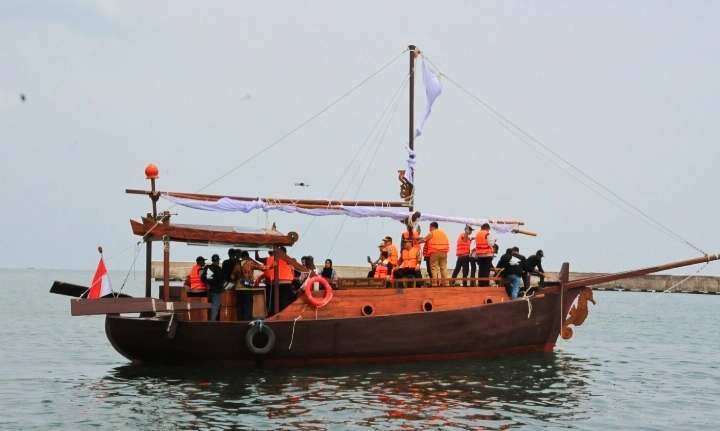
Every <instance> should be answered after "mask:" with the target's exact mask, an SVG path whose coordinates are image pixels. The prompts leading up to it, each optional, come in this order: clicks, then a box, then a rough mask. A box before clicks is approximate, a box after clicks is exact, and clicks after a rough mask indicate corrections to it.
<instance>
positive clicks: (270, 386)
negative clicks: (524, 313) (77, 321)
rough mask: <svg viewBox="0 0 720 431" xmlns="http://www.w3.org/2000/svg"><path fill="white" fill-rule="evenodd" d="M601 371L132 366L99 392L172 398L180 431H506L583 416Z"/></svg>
mask: <svg viewBox="0 0 720 431" xmlns="http://www.w3.org/2000/svg"><path fill="white" fill-rule="evenodd" d="M594 367H595V365H594V364H592V363H590V362H587V361H585V360H583V359H582V358H577V357H573V356H570V355H567V354H563V353H557V354H554V353H551V354H531V355H526V356H524V357H522V358H520V357H515V358H504V359H497V360H491V361H454V362H448V363H443V362H435V363H423V364H396V365H390V366H380V365H368V366H364V367H362V368H360V367H356V366H341V367H335V368H334V369H332V370H327V369H321V368H313V369H299V368H297V369H292V370H273V371H272V372H269V371H263V370H250V371H248V372H247V373H237V372H235V371H233V370H227V369H217V370H209V369H188V368H186V367H183V368H178V367H161V366H137V365H128V366H123V367H118V368H115V369H114V370H113V371H112V372H111V373H110V374H109V375H108V376H107V377H105V378H104V379H103V384H102V385H96V386H95V388H96V389H94V390H101V391H108V392H110V393H115V394H117V392H118V391H120V392H121V393H122V395H123V396H122V398H123V399H125V400H134V399H136V400H138V401H137V402H138V403H141V402H142V401H141V400H147V399H164V400H165V402H166V403H167V404H169V405H175V406H181V407H180V408H181V411H182V414H176V415H172V416H171V417H170V418H169V420H170V423H168V424H167V425H169V426H171V427H173V428H187V427H188V426H191V425H192V424H208V423H212V424H214V425H220V424H222V425H228V426H230V427H232V425H233V424H240V423H242V424H243V425H244V426H247V427H250V428H252V427H253V425H257V427H256V428H266V427H272V426H274V425H278V426H284V427H296V428H302V429H314V428H318V429H328V428H329V429H332V428H334V427H338V428H347V427H353V426H363V427H369V428H374V427H383V426H384V427H388V426H390V427H393V425H392V424H395V426H402V425H403V424H407V425H408V426H411V427H412V428H414V429H421V428H422V429H427V428H434V427H457V428H459V429H478V427H486V428H489V429H498V428H499V427H501V426H511V427H513V426H515V425H520V424H538V426H540V425H542V424H544V425H548V424H552V423H555V424H558V425H559V424H562V423H563V422H566V421H568V420H570V419H572V418H577V417H578V416H582V415H583V413H586V412H588V409H589V406H588V404H587V403H588V400H589V398H590V392H589V386H588V384H587V378H588V377H587V376H588V375H589V374H590V372H591V370H592V369H593V368H594ZM97 388H99V389H97ZM200 398H201V399H200ZM130 402H132V401H130ZM310 406H312V407H310Z"/></svg>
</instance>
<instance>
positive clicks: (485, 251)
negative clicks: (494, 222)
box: [475, 223, 495, 286]
mask: <svg viewBox="0 0 720 431" xmlns="http://www.w3.org/2000/svg"><path fill="white" fill-rule="evenodd" d="M494 245H495V239H494V238H493V237H492V234H491V233H490V225H489V224H488V223H485V224H483V225H482V226H480V230H479V231H478V233H477V235H476V236H475V263H476V264H477V267H478V273H477V276H478V278H485V279H487V278H489V277H490V269H491V268H492V260H493V256H494V255H495V249H494V248H493V246H494ZM489 285H490V281H489V280H480V282H479V283H478V286H489Z"/></svg>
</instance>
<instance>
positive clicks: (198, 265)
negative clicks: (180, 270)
mask: <svg viewBox="0 0 720 431" xmlns="http://www.w3.org/2000/svg"><path fill="white" fill-rule="evenodd" d="M204 267H205V258H204V257H202V256H198V257H197V258H196V259H195V265H193V266H192V268H190V273H189V274H188V276H187V280H186V282H185V284H186V285H187V287H188V291H187V293H188V296H205V295H206V294H207V285H206V284H205V282H204V281H203V280H202V278H200V273H201V272H202V269H203V268H204Z"/></svg>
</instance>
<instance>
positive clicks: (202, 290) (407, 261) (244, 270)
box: [186, 213, 544, 320]
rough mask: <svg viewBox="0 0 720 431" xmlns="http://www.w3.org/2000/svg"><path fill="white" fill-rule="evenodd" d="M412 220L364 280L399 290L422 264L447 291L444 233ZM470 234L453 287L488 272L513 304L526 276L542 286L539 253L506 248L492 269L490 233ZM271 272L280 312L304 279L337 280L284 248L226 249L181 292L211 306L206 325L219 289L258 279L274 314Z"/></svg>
mask: <svg viewBox="0 0 720 431" xmlns="http://www.w3.org/2000/svg"><path fill="white" fill-rule="evenodd" d="M416 214H417V213H416ZM413 221H414V220H410V222H408V223H407V229H406V230H404V231H403V233H402V237H401V241H400V247H401V249H400V250H398V248H397V247H396V246H395V244H394V243H393V239H392V237H390V236H386V237H385V238H383V240H382V242H381V243H380V245H379V246H378V247H379V251H380V255H379V257H378V258H377V259H376V260H374V261H373V260H372V259H371V258H370V256H368V258H367V259H368V262H369V263H370V265H371V270H370V272H369V273H368V277H372V278H376V279H382V280H386V281H389V280H406V282H405V285H407V284H408V283H411V284H412V285H413V286H417V284H415V282H414V281H413V279H420V278H422V272H421V267H422V262H423V261H424V262H425V265H426V270H427V273H428V277H429V278H430V279H431V280H432V281H431V285H432V286H447V285H448V284H449V280H448V275H447V273H448V265H447V261H448V253H449V252H450V241H449V238H448V236H447V234H446V233H445V231H443V230H442V229H441V228H440V226H439V225H438V223H437V222H431V223H430V232H429V233H428V234H427V235H425V236H421V234H420V232H421V230H420V226H419V225H417V226H416V225H415V224H414V223H411V222H413ZM473 231H474V229H473V228H472V227H471V226H469V225H466V226H465V228H464V229H463V231H462V232H461V233H460V234H459V235H458V238H457V241H456V243H455V255H456V256H457V261H456V263H455V268H454V270H453V272H452V275H451V277H450V278H451V279H453V280H454V279H456V277H457V276H458V275H459V274H460V273H462V279H460V280H458V281H456V283H461V284H462V285H463V286H489V285H490V273H491V272H492V271H494V273H495V275H496V276H498V275H499V276H501V277H502V282H503V285H505V286H506V289H507V291H508V295H509V296H510V297H512V298H513V299H515V298H517V297H518V296H519V295H520V293H521V290H522V289H523V287H524V289H526V290H527V289H530V276H531V275H535V276H538V277H539V278H540V285H542V284H543V283H544V270H543V268H542V258H543V251H542V250H538V251H537V253H535V254H534V255H532V256H529V257H528V258H525V257H524V256H523V255H521V254H520V250H519V249H518V248H517V247H512V248H508V249H507V251H506V252H505V254H503V255H502V256H501V257H500V259H499V260H498V263H497V264H496V265H493V259H494V258H495V256H496V255H497V252H498V245H497V243H496V241H495V239H494V238H493V236H492V234H491V228H490V225H489V224H487V223H486V224H483V225H482V226H481V227H480V229H479V230H478V232H477V233H476V234H475V235H473ZM473 241H474V243H475V244H474V245H473ZM276 259H277V263H276ZM276 267H277V268H276ZM256 271H259V272H261V273H262V275H261V276H260V277H258V278H256V277H255V272H256ZM276 272H277V281H278V286H279V301H278V304H279V309H280V310H282V309H284V308H285V307H287V306H288V305H289V304H290V303H292V302H293V301H294V300H295V298H296V296H297V292H298V290H299V289H300V287H301V286H302V284H303V283H304V282H305V280H307V279H308V278H309V277H312V276H316V275H319V276H321V277H323V278H325V279H326V280H327V281H328V282H329V283H330V284H331V285H334V284H335V282H336V280H337V273H336V271H335V269H334V268H333V262H332V260H330V259H326V260H325V264H324V266H323V268H322V269H321V270H319V271H318V270H317V269H316V267H315V263H314V259H313V257H312V256H303V257H302V258H301V259H300V262H298V261H297V260H295V259H294V258H292V257H290V256H288V254H287V250H286V248H285V247H278V248H277V252H276V253H273V252H272V251H269V252H268V255H267V256H266V257H261V256H260V255H259V253H258V252H257V251H255V256H254V259H253V258H251V257H250V254H249V253H248V251H243V250H239V249H233V248H231V249H230V250H228V258H227V259H225V260H224V261H223V262H222V263H221V262H220V256H218V255H217V254H214V255H212V257H211V259H210V264H209V265H206V264H205V258H204V257H202V256H199V257H198V258H197V259H196V261H195V265H193V267H192V268H191V270H190V273H189V274H188V277H187V279H186V286H187V287H188V290H187V292H188V295H189V296H207V298H208V299H209V301H210V303H211V309H210V320H219V316H220V306H221V301H222V293H223V291H224V290H225V289H233V288H234V289H236V290H239V289H247V288H252V287H258V286H259V281H263V280H264V285H265V289H266V292H265V294H266V299H267V304H266V305H267V311H268V313H270V314H271V313H272V311H273V310H274V309H275V303H274V301H275V297H274V295H273V294H272V285H273V284H274V281H275V276H276ZM468 275H469V277H468ZM237 312H238V317H239V318H240V319H241V320H250V319H251V318H252V297H251V296H250V295H247V294H243V295H239V296H238V301H237Z"/></svg>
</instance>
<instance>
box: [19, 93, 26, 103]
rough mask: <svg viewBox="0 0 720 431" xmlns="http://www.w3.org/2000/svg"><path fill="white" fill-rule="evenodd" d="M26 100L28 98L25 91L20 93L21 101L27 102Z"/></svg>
mask: <svg viewBox="0 0 720 431" xmlns="http://www.w3.org/2000/svg"><path fill="white" fill-rule="evenodd" d="M25 100H27V97H25V93H20V101H21V102H22V103H25Z"/></svg>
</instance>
